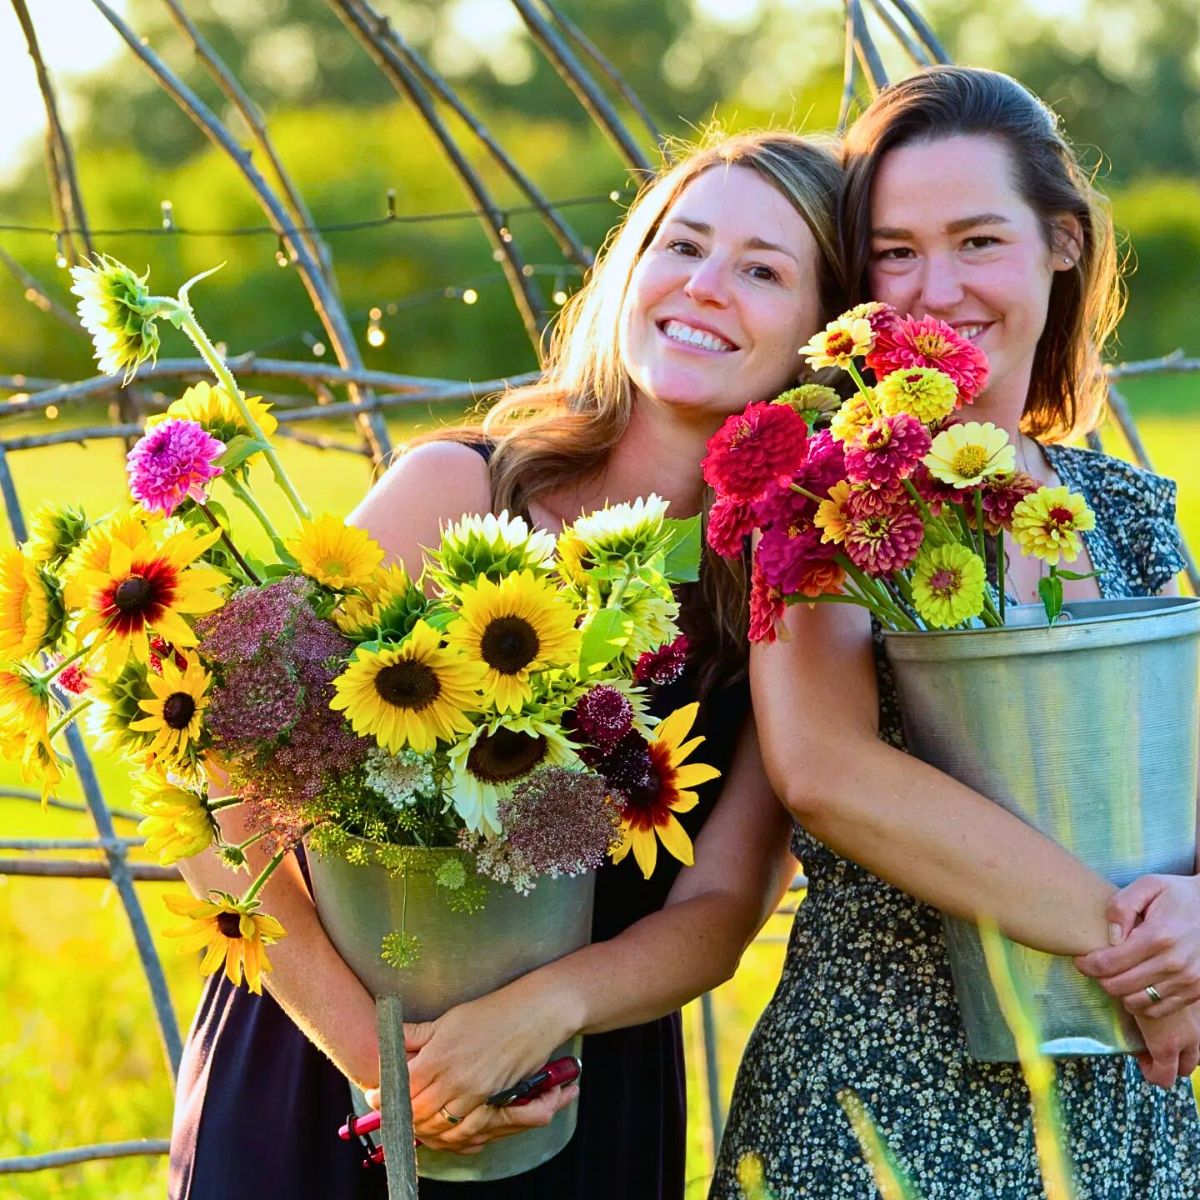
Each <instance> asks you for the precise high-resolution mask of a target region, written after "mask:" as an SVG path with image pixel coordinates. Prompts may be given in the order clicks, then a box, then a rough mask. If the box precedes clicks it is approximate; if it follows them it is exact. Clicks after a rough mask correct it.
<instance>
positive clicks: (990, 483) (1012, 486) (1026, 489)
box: [967, 471, 1038, 535]
mask: <svg viewBox="0 0 1200 1200" xmlns="http://www.w3.org/2000/svg"><path fill="white" fill-rule="evenodd" d="M981 490H982V491H983V523H984V525H985V527H986V528H987V531H988V533H990V534H993V535H995V534H997V533H999V532H1000V530H1001V529H1011V528H1012V515H1013V509H1014V508H1016V507H1017V505H1018V504H1020V503H1021V501H1022V500H1024V499H1025V497H1026V496H1030V495H1032V494H1033V493H1034V492H1036V491H1037V490H1038V484H1037V481H1036V480H1035V479H1034V478H1033V476H1031V475H1027V474H1026V473H1025V472H1024V471H1013V472H1012V473H1011V474H1009V475H993V476H992V477H991V478H990V479H987V480H984V484H983V488H982V489H981ZM973 508H974V505H972V506H971V507H969V508H968V509H967V516H968V517H973V516H974V512H973Z"/></svg>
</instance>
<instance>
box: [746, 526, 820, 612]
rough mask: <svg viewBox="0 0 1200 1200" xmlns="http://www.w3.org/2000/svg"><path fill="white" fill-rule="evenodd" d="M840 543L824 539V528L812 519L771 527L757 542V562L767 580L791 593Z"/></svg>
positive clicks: (766, 581) (782, 591) (772, 585)
mask: <svg viewBox="0 0 1200 1200" xmlns="http://www.w3.org/2000/svg"><path fill="white" fill-rule="evenodd" d="M837 550H838V547H837V546H830V545H829V544H828V543H823V542H822V541H821V531H820V530H819V529H818V528H817V527H816V526H815V525H814V524H813V523H812V522H811V521H808V522H806V523H802V524H797V525H792V526H790V527H789V526H784V525H775V526H772V528H770V529H768V530H767V532H766V533H764V534H763V536H762V541H760V542H759V543H758V551H757V553H756V554H755V563H756V565H757V566H758V567H759V569H760V570H761V571H762V577H763V580H764V582H765V583H767V584H768V585H769V586H770V587H773V588H777V589H778V590H779V591H780V592H781V593H782V594H783V595H785V596H790V595H791V594H792V593H793V592H797V591H799V590H800V580H801V579H803V578H804V577H805V576H806V573H807V572H808V570H809V569H810V568H811V567H812V565H813V564H814V563H817V562H828V561H829V559H830V558H831V557H832V556H833V555H834V554H836V553H837Z"/></svg>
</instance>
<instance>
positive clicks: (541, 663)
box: [446, 571, 580, 713]
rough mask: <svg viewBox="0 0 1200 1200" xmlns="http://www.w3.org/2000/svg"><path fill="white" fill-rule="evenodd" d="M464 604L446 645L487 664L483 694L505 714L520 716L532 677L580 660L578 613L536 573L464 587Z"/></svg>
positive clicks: (516, 575) (462, 598)
mask: <svg viewBox="0 0 1200 1200" xmlns="http://www.w3.org/2000/svg"><path fill="white" fill-rule="evenodd" d="M459 598H460V600H461V607H460V609H459V615H458V620H457V621H455V622H454V624H453V625H452V626H451V627H450V629H449V630H448V631H447V634H446V643H447V645H448V646H449V647H450V649H451V650H457V651H459V652H460V653H461V654H462V655H463V656H464V657H465V658H467V659H469V660H470V661H473V662H480V663H482V664H483V666H484V667H485V669H486V672H487V673H486V675H485V676H484V689H485V691H486V692H487V694H488V695H489V696H490V697H491V698H492V699H493V701H494V703H495V705H496V708H497V710H498V711H500V712H502V713H503V712H516V711H517V710H518V709H519V708H520V707H521V706H522V705H523V704H524V703H525V701H526V700H528V699H529V698H530V697H531V696H532V695H533V688H532V686H531V684H530V682H529V676H530V674H531V672H533V671H541V670H545V669H546V668H547V667H565V666H568V665H569V664H570V663H571V662H573V661H574V660H575V659H576V658H577V657H578V655H579V637H580V635H579V631H578V630H577V629H576V628H575V615H576V614H575V609H574V608H573V606H572V605H570V604H568V603H567V602H566V601H565V600H564V599H563V598H562V596H560V595H559V593H558V590H557V588H555V586H554V584H553V583H550V582H549V581H547V580H543V579H537V578H536V577H535V576H534V574H533V572H532V571H519V572H517V573H516V574H514V575H508V576H506V577H505V578H504V579H502V580H501V581H500V582H499V583H493V582H492V581H491V580H490V579H480V580H479V581H478V583H476V584H475V585H473V586H472V585H471V584H469V583H468V584H463V586H462V589H461V591H460V592H459Z"/></svg>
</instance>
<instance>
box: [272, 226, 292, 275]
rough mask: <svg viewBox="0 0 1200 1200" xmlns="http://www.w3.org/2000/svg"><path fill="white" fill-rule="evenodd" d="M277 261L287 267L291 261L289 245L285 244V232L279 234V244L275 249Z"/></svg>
mask: <svg viewBox="0 0 1200 1200" xmlns="http://www.w3.org/2000/svg"><path fill="white" fill-rule="evenodd" d="M275 261H276V262H277V263H278V264H279V266H281V267H286V266H287V265H288V263H289V262H290V261H291V260H290V259H289V258H288V252H287V247H286V246H285V245H284V244H283V234H282V233H281V234H280V235H279V246H278V247H277V249H276V250H275Z"/></svg>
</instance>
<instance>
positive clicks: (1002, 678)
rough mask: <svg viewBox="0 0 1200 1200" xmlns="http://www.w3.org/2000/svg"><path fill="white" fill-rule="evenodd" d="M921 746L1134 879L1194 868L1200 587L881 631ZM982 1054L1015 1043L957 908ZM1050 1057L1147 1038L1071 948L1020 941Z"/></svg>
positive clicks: (959, 948)
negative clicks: (1043, 948) (963, 626)
mask: <svg viewBox="0 0 1200 1200" xmlns="http://www.w3.org/2000/svg"><path fill="white" fill-rule="evenodd" d="M885 645H886V648H887V655H888V659H889V660H890V662H891V665H892V670H893V672H894V675H895V679H896V687H897V690H898V692H899V695H900V707H901V712H902V716H903V723H904V734H905V738H906V740H907V744H908V748H909V750H910V751H911V752H912V753H913V754H915V755H916V756H917V757H919V758H921V759H924V760H925V761H926V762H928V763H931V764H932V765H933V766H935V767H938V768H939V769H940V770H942V771H945V772H946V773H947V774H948V775H952V776H954V778H955V779H958V780H959V781H960V782H962V783H965V784H967V785H968V786H969V787H972V788H974V789H975V790H976V791H978V792H981V793H982V794H983V795H985V796H988V797H990V798H991V799H992V800H994V801H995V802H996V803H997V804H1001V805H1003V806H1004V807H1005V808H1006V809H1008V810H1009V811H1010V812H1012V813H1015V814H1016V815H1017V816H1019V817H1021V818H1022V819H1023V820H1025V821H1027V822H1028V823H1029V824H1031V825H1033V826H1035V827H1036V828H1037V829H1039V830H1040V831H1041V832H1042V833H1044V834H1046V835H1048V836H1049V837H1052V838H1053V839H1054V840H1055V841H1057V842H1058V843H1059V844H1060V845H1062V846H1064V847H1065V848H1066V849H1068V850H1070V851H1071V853H1072V854H1074V855H1075V856H1076V857H1077V858H1079V859H1081V860H1082V861H1083V862H1084V863H1086V864H1087V865H1088V866H1090V867H1091V868H1093V869H1094V870H1096V871H1098V872H1099V873H1100V874H1102V875H1105V876H1107V877H1108V878H1109V879H1111V880H1112V881H1113V883H1115V884H1117V885H1118V886H1124V885H1125V884H1127V883H1129V882H1131V881H1132V880H1133V879H1135V878H1136V877H1137V876H1139V875H1145V874H1148V873H1158V874H1180V875H1185V874H1191V873H1192V871H1193V869H1194V862H1193V860H1194V857H1195V833H1196V758H1197V721H1198V716H1200V702H1198V692H1197V679H1198V674H1200V670H1198V668H1200V600H1197V599H1193V598H1190V597H1150V598H1146V599H1133V600H1087V601H1081V602H1075V603H1068V604H1067V605H1066V607H1065V611H1064V615H1063V617H1062V618H1061V619H1060V621H1059V623H1057V624H1056V625H1054V626H1053V627H1049V626H1047V624H1046V616H1045V612H1044V611H1043V609H1042V608H1041V606H1040V605H1022V606H1019V607H1017V608H1015V609H1010V610H1009V614H1008V621H1007V627H1006V628H1004V629H987V630H970V631H961V632H944V633H932V632H929V633H894V632H890V631H889V632H887V633H886V634H885ZM945 930H946V942H947V946H948V948H949V952H950V966H951V970H952V972H953V975H954V984H955V990H956V992H957V994H958V1002H959V1006H960V1008H961V1010H962V1015H963V1022H964V1024H965V1026H966V1032H967V1041H968V1044H969V1048H970V1052H971V1054H972V1055H973V1056H974V1057H975V1058H978V1059H983V1060H985V1061H993V1062H995V1061H1001V1062H1012V1061H1015V1060H1016V1058H1017V1052H1016V1044H1015V1042H1014V1040H1013V1037H1012V1034H1011V1033H1010V1032H1009V1029H1008V1026H1007V1025H1006V1024H1005V1021H1004V1018H1003V1016H1002V1015H1001V1012H1000V1004H999V1001H998V999H997V998H996V995H995V992H994V991H993V989H992V986H991V982H990V980H989V978H988V973H987V966H986V963H985V960H984V955H983V948H982V945H981V944H980V940H979V934H978V930H977V929H976V927H975V925H973V924H972V923H970V922H968V921H962V920H958V919H956V918H952V917H947V918H945ZM1009 949H1010V957H1011V959H1012V962H1013V966H1014V969H1015V970H1016V971H1017V972H1018V973H1019V975H1020V976H1021V977H1023V979H1024V983H1025V986H1026V988H1027V989H1028V991H1029V993H1030V995H1031V996H1032V997H1033V1003H1034V1016H1035V1018H1036V1020H1037V1025H1038V1028H1039V1030H1040V1033H1041V1037H1042V1050H1043V1052H1044V1053H1046V1054H1047V1055H1050V1056H1053V1057H1069V1056H1074V1055H1080V1054H1127V1053H1132V1052H1134V1051H1137V1050H1139V1049H1141V1046H1142V1043H1141V1038H1140V1035H1139V1033H1138V1030H1137V1027H1136V1025H1135V1024H1134V1022H1133V1021H1132V1019H1131V1018H1129V1017H1128V1015H1127V1014H1126V1013H1125V1012H1124V1010H1123V1008H1121V1007H1120V1006H1119V1005H1118V1004H1116V1003H1115V1002H1114V1001H1113V1000H1111V999H1110V998H1109V996H1108V995H1107V994H1106V993H1105V992H1104V991H1103V990H1102V989H1101V988H1100V986H1099V985H1098V984H1097V983H1095V981H1093V980H1090V979H1088V978H1086V977H1085V976H1084V975H1082V974H1080V973H1079V972H1078V971H1077V970H1076V969H1075V967H1074V965H1073V964H1072V962H1071V960H1070V959H1069V958H1059V957H1055V956H1052V955H1048V954H1043V953H1041V952H1039V951H1036V950H1031V949H1029V948H1028V947H1026V946H1019V945H1017V944H1015V943H1011V942H1010V943H1009Z"/></svg>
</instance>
